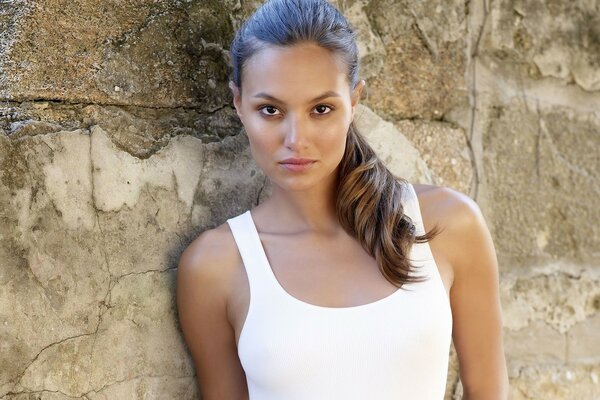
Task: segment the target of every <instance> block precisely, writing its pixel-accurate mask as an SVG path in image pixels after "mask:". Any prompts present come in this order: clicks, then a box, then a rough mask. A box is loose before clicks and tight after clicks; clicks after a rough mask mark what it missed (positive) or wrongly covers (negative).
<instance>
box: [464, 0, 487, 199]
mask: <svg viewBox="0 0 600 400" xmlns="http://www.w3.org/2000/svg"><path fill="white" fill-rule="evenodd" d="M471 4H472V3H471ZM473 7H474V6H473ZM473 14H474V13H472V12H470V13H469V15H468V19H469V20H473V19H475V16H474V15H473ZM488 15H489V4H488V0H484V2H483V17H482V20H481V26H480V27H479V29H478V31H477V36H476V39H475V42H474V44H473V47H472V49H471V51H470V53H469V54H468V62H469V65H470V66H471V71H470V72H471V74H470V75H471V79H470V83H469V86H470V88H469V89H470V90H469V102H470V104H471V108H470V122H469V131H468V136H467V137H466V142H467V148H468V149H469V154H470V158H471V165H472V171H473V184H472V186H471V193H470V197H471V198H472V199H474V200H475V201H477V200H478V197H479V186H480V184H481V178H482V177H483V166H482V162H481V161H480V159H481V155H482V151H483V149H482V148H481V130H480V129H476V127H475V125H476V120H477V117H478V113H477V102H478V96H477V59H478V56H479V46H480V43H481V38H482V37H483V33H484V31H485V27H486V25H487V19H488ZM470 25H471V24H470V23H469V26H470ZM475 142H476V143H477V145H475Z"/></svg>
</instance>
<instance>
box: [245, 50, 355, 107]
mask: <svg viewBox="0 0 600 400" xmlns="http://www.w3.org/2000/svg"><path fill="white" fill-rule="evenodd" d="M242 87H243V88H244V91H245V92H246V93H247V95H249V96H252V95H253V94H255V93H257V92H267V93H269V94H271V95H274V96H275V97H278V98H281V99H286V98H289V97H290V94H293V96H294V99H302V98H313V97H314V95H315V93H316V94H321V93H322V92H325V91H327V90H333V91H337V92H338V93H346V92H348V91H349V84H348V82H347V78H346V70H345V67H344V65H343V63H342V62H341V60H340V59H339V57H336V56H335V55H334V54H333V53H332V52H330V51H329V50H327V49H324V48H322V47H320V46H318V45H316V44H312V43H303V44H296V45H293V46H286V47H280V46H267V47H265V48H264V49H262V50H260V51H259V52H258V53H256V54H254V55H253V56H252V57H251V58H250V59H249V60H248V62H247V64H246V66H245V67H244V71H243V74H242ZM317 92H318V93H317ZM280 96H281V97H280Z"/></svg>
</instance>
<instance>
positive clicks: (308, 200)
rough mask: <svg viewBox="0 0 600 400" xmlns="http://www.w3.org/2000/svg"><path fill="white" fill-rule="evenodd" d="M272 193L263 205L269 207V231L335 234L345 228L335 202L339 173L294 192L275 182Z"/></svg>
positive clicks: (265, 207) (263, 207)
mask: <svg viewBox="0 0 600 400" xmlns="http://www.w3.org/2000/svg"><path fill="white" fill-rule="evenodd" d="M272 187H273V190H272V193H271V196H269V198H268V199H266V200H265V201H264V202H263V203H262V204H261V205H260V206H259V208H262V209H269V213H268V214H269V215H268V217H269V219H270V220H269V222H268V226H269V229H268V230H269V231H273V232H278V233H289V234H293V233H307V232H311V233H319V234H323V235H332V234H335V233H338V232H339V230H340V229H341V227H340V223H339V221H338V219H337V215H336V209H335V202H336V195H337V174H332V179H329V181H328V182H326V183H325V182H323V183H322V184H319V185H315V186H313V187H311V188H308V189H306V190H297V191H292V190H288V189H284V188H282V187H280V186H278V185H275V184H273V186H272Z"/></svg>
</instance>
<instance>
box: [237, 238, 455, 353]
mask: <svg viewBox="0 0 600 400" xmlns="http://www.w3.org/2000/svg"><path fill="white" fill-rule="evenodd" d="M261 244H262V247H263V249H264V252H265V254H266V256H267V259H268V265H265V267H266V268H269V269H270V273H272V274H273V275H274V277H275V278H276V283H277V284H278V286H279V287H280V288H281V289H283V293H286V294H287V295H288V296H290V297H292V298H294V299H297V300H299V301H301V302H303V303H307V304H309V305H316V306H323V307H352V306H360V305H364V304H368V303H373V302H376V301H378V300H381V299H384V298H386V297H388V296H390V295H392V294H393V293H394V292H395V291H396V290H397V287H396V286H394V285H392V284H391V283H390V282H388V281H387V280H386V279H385V278H384V277H383V275H382V274H381V272H380V271H379V269H378V266H377V263H376V261H375V259H374V258H373V257H371V256H370V255H369V254H368V253H367V252H366V251H365V250H364V249H363V248H362V247H361V245H360V244H359V243H358V242H357V241H356V240H355V239H354V238H351V237H350V236H344V237H337V238H335V239H329V240H328V239H325V238H297V237H296V238H278V237H271V236H269V235H264V234H261ZM439 258H440V259H442V257H439ZM442 267H443V268H440V273H441V275H442V280H443V281H444V286H445V287H446V292H448V291H449V285H450V282H448V281H447V280H448V279H449V275H450V274H449V273H448V272H446V271H447V270H448V269H449V266H448V265H445V264H442ZM230 293H231V295H230V298H229V300H228V318H229V321H230V323H231V325H232V327H233V330H234V333H235V339H236V343H238V342H239V338H240V333H241V331H242V327H243V326H244V323H245V320H246V317H247V313H248V309H249V303H250V286H249V282H248V277H247V274H246V271H245V268H244V265H243V262H242V260H241V259H240V260H239V263H238V265H237V271H236V274H235V279H234V287H233V288H232V290H231V292H230Z"/></svg>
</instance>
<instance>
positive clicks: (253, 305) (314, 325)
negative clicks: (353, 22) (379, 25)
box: [177, 0, 507, 400]
mask: <svg viewBox="0 0 600 400" xmlns="http://www.w3.org/2000/svg"><path fill="white" fill-rule="evenodd" d="M231 54H232V63H233V74H232V79H231V82H230V88H231V90H232V93H233V98H234V105H235V108H236V110H237V114H238V116H239V118H240V120H241V121H242V123H243V125H244V127H245V131H246V134H247V136H248V139H249V143H250V149H251V152H252V155H253V157H254V159H255V160H256V163H257V164H258V165H259V167H260V168H261V169H262V170H263V171H264V173H265V174H266V176H267V177H268V178H269V179H270V181H271V183H272V188H273V189H272V194H271V195H270V197H269V198H268V199H266V200H265V201H264V202H262V203H261V204H260V205H259V206H257V207H255V208H253V209H252V210H248V211H246V212H245V213H243V214H240V215H238V216H236V217H233V218H230V219H229V220H227V222H226V223H223V224H222V225H220V226H218V227H216V228H214V229H211V230H207V231H205V232H203V233H202V234H201V235H199V237H198V238H196V239H195V240H194V241H193V242H192V243H191V244H190V245H189V246H188V248H187V249H186V250H185V251H184V253H183V254H182V255H181V258H180V262H179V270H178V286H177V304H178V311H179V318H180V322H181V327H182V330H183V333H184V337H185V340H186V342H187V344H188V347H189V349H190V352H191V355H192V357H193V360H194V362H195V365H196V371H197V378H198V384H199V386H200V389H201V392H202V398H203V399H204V400H221V399H248V398H249V399H252V400H265V399H269V400H271V399H280V400H295V399H302V400H313V399H376V400H386V399H411V400H415V399H442V398H443V396H444V390H445V385H446V374H447V367H448V352H449V346H450V340H451V339H453V340H454V344H455V347H456V350H457V353H458V358H459V363H460V377H461V380H462V384H463V388H464V393H465V396H464V398H468V399H486V400H488V399H504V398H506V395H507V373H506V366H505V360H504V354H503V346H502V333H501V327H502V323H501V310H500V304H499V296H498V268H497V261H496V256H495V252H494V247H493V244H492V241H491V238H490V234H489V231H488V229H487V227H486V224H485V221H484V219H483V217H482V214H481V211H480V210H479V208H478V206H477V204H476V203H475V202H473V201H472V200H471V199H469V197H467V196H466V195H464V194H461V193H459V192H456V191H454V190H451V189H448V188H443V187H437V186H432V185H420V184H414V185H411V184H410V183H408V182H406V181H405V180H403V179H399V178H396V177H394V175H392V174H391V173H390V172H389V171H388V170H387V169H386V167H385V166H384V165H383V163H382V162H381V160H379V159H378V158H377V157H376V155H375V154H374V153H373V150H372V149H371V148H370V147H369V146H368V144H367V143H366V142H365V140H364V139H362V138H361V136H360V135H359V133H358V132H357V130H356V128H355V126H354V123H353V119H354V116H355V111H356V106H357V104H358V100H359V98H360V95H361V93H362V90H363V88H364V86H365V82H364V81H363V80H360V79H359V76H358V51H357V46H356V42H355V34H354V32H353V30H352V28H351V27H350V26H349V24H348V22H347V21H346V20H345V18H344V17H343V16H342V15H341V13H340V12H339V11H338V10H336V9H335V8H334V7H332V6H331V5H329V4H328V3H327V1H326V0H272V1H268V2H267V3H265V4H264V5H263V6H262V7H260V8H259V9H258V10H257V11H256V12H255V13H254V14H253V15H252V17H250V19H249V20H248V21H246V23H245V24H244V25H243V26H242V27H241V28H240V30H239V31H238V32H237V34H236V36H235V39H234V41H233V43H232V47H231ZM426 232H427V234H426Z"/></svg>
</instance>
